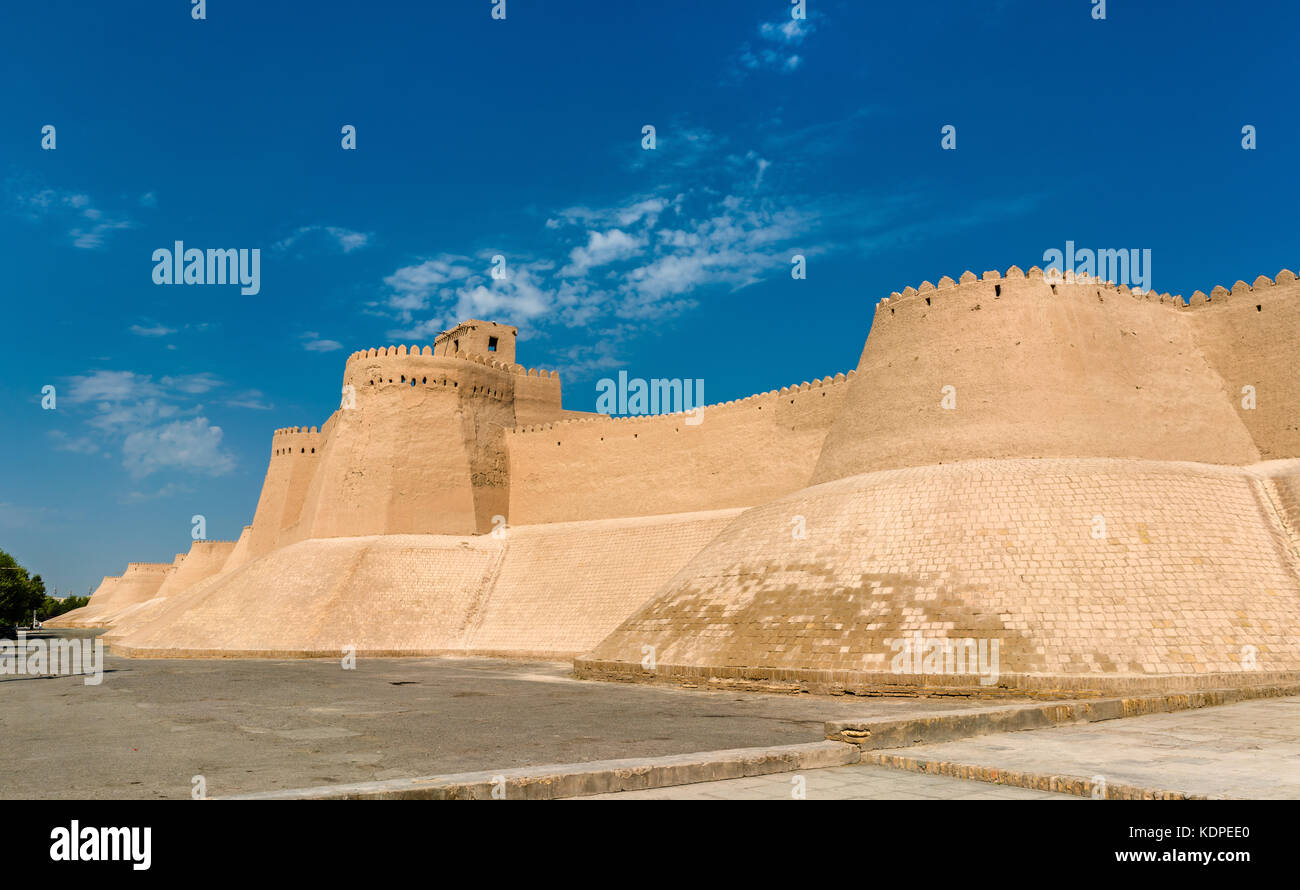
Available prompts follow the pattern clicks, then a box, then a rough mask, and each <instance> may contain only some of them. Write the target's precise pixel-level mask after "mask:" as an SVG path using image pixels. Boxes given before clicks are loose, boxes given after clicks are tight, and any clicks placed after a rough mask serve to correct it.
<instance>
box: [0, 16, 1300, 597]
mask: <svg viewBox="0 0 1300 890" xmlns="http://www.w3.org/2000/svg"><path fill="white" fill-rule="evenodd" d="M492 6H493V2H492V0H457V2H431V3H419V4H416V3H401V4H398V3H366V4H362V3H342V2H319V3H303V2H278V0H263V2H258V3H252V2H235V0H210V2H209V3H208V8H207V19H206V20H205V21H194V20H193V19H191V17H190V12H189V3H188V2H186V0H167V2H160V0H149V2H144V0H139V2H130V0H122V2H115V3H111V4H109V3H91V2H85V3H61V2H49V3H32V4H22V5H19V4H12V3H11V4H7V5H6V8H5V11H4V12H3V13H0V16H2V17H3V21H0V75H2V76H3V79H4V84H5V89H4V90H3V91H2V92H0V257H2V258H3V268H4V274H3V277H2V278H0V288H2V292H3V308H4V315H3V321H2V322H0V329H3V331H4V338H3V345H4V348H3V349H2V350H0V418H3V420H2V422H3V430H4V434H3V436H0V548H3V549H6V550H8V551H10V552H12V553H13V554H14V555H15V556H16V557H17V558H18V559H19V561H20V562H22V563H24V564H25V565H27V566H29V567H30V568H31V569H33V570H34V571H37V572H40V573H41V574H42V575H43V576H44V577H45V578H46V580H47V583H50V584H56V585H58V587H59V591H60V593H66V592H77V593H85V591H86V589H87V587H88V586H89V585H91V584H94V583H97V582H98V580H99V578H100V576H102V575H104V574H117V573H119V572H121V570H122V569H123V568H124V566H125V563H126V562H127V561H128V560H131V561H141V560H147V561H154V560H170V559H171V557H172V555H173V554H175V553H177V552H183V551H185V550H187V549H188V547H189V543H190V527H191V526H190V518H191V516H193V515H195V514H202V515H204V516H205V517H206V519H207V531H208V536H209V537H210V538H218V539H233V538H235V537H237V536H238V534H239V531H240V528H241V527H242V526H243V525H244V524H246V523H248V522H249V521H251V519H252V515H253V510H254V507H255V505H256V501H257V495H258V489H259V486H260V483H261V479H262V476H263V473H264V472H265V468H266V462H267V457H268V453H269V447H270V435H271V431H272V430H273V429H275V428H277V427H281V426H293V425H319V424H320V423H322V422H323V421H324V420H325V419H326V418H327V417H328V415H329V413H330V411H331V410H332V409H333V408H334V407H335V405H336V404H337V401H338V392H339V385H340V380H341V375H342V370H343V361H344V359H345V358H346V356H347V355H348V353H350V352H351V351H352V350H354V349H360V348H365V347H370V346H381V345H385V344H389V343H429V342H431V341H432V338H433V335H434V334H435V333H436V332H437V331H438V330H440V329H441V328H443V327H445V326H448V325H449V324H450V323H452V322H454V321H456V320H458V319H460V318H464V317H470V316H474V317H483V318H490V319H494V320H499V321H503V322H507V323H511V324H516V325H518V326H519V328H520V331H521V338H522V340H521V343H520V347H519V359H520V361H521V363H523V364H526V365H529V366H533V367H544V368H556V369H558V370H560V371H561V373H562V375H563V381H564V392H565V402H566V405H567V406H568V407H572V408H578V409H585V410H591V409H592V408H593V406H594V403H595V397H596V386H595V383H596V380H597V379H599V378H601V377H604V376H616V373H617V371H619V370H626V371H628V373H629V374H630V375H631V376H633V377H636V376H641V377H647V378H649V377H690V378H702V379H703V380H704V381H705V387H706V388H705V396H706V400H707V401H709V402H715V401H722V400H726V399H731V398H738V397H742V396H745V395H748V394H750V393H753V392H758V391H763V390H767V389H772V388H776V387H780V386H782V385H784V384H788V383H795V382H799V381H802V380H806V379H809V378H812V377H816V376H822V375H826V374H834V373H836V372H838V371H843V370H847V369H849V368H851V367H853V366H854V365H855V364H856V362H857V359H858V356H859V353H860V351H861V348H862V344H863V341H864V339H865V337H866V334H867V331H868V330H869V327H870V323H871V315H872V307H873V306H874V304H875V302H876V300H877V299H879V298H880V297H882V296H887V295H888V294H889V292H890V291H892V290H901V289H902V288H903V287H905V286H907V285H909V284H910V285H916V284H919V283H920V282H921V281H922V280H925V279H929V280H931V281H937V280H938V278H939V277H940V276H942V275H945V274H946V275H951V276H953V277H957V276H958V275H960V274H961V272H963V271H964V270H966V269H972V270H974V271H975V272H976V273H979V272H982V271H984V270H985V269H1005V268H1006V267H1007V266H1009V265H1011V264H1013V263H1014V264H1018V265H1020V266H1021V267H1022V268H1028V267H1029V266H1030V265H1035V264H1037V265H1042V257H1043V253H1044V251H1046V250H1048V249H1051V248H1058V249H1059V248H1062V247H1063V246H1064V244H1065V242H1066V241H1067V240H1073V241H1075V242H1076V243H1077V244H1078V245H1079V246H1085V247H1092V248H1143V249H1146V248H1149V249H1150V250H1151V251H1152V258H1153V259H1152V265H1153V272H1154V278H1153V285H1154V287H1155V288H1156V289H1157V290H1161V291H1166V290H1167V291H1171V292H1175V293H1177V292H1181V293H1184V294H1190V293H1191V292H1192V291H1193V290H1195V289H1197V288H1200V289H1204V290H1207V291H1208V290H1209V289H1210V288H1211V287H1212V286H1213V285H1215V284H1225V285H1228V286H1230V285H1231V284H1232V282H1233V281H1235V280H1237V279H1238V278H1244V279H1246V280H1253V279H1254V278H1255V276H1257V275H1259V274H1266V275H1269V276H1272V275H1274V274H1275V273H1276V272H1277V271H1278V269H1279V268H1282V267H1287V268H1293V269H1294V268H1295V267H1296V266H1297V265H1300V243H1298V242H1297V237H1296V236H1297V213H1296V208H1297V207H1298V206H1300V184H1298V182H1297V176H1296V166H1297V165H1296V161H1297V158H1300V124H1298V123H1297V121H1298V120H1300V118H1298V116H1297V114H1296V109H1297V107H1300V103H1298V102H1297V92H1298V91H1300V88H1298V87H1297V83H1298V82H1300V79H1298V78H1297V77H1296V68H1295V61H1294V47H1293V46H1292V45H1291V44H1292V43H1293V42H1294V41H1293V35H1294V34H1295V33H1296V29H1297V25H1300V5H1297V4H1295V3H1291V2H1286V3H1283V2H1277V3H1258V4H1251V5H1250V6H1249V7H1247V6H1238V5H1236V4H1228V3H1222V2H1203V0H1202V2H1195V0H1189V2H1182V3H1179V4H1177V5H1176V6H1175V5H1174V4H1170V3H1167V2H1160V3H1157V2H1146V3H1141V2H1121V0H1111V2H1109V3H1108V4H1107V10H1106V12H1107V15H1106V19H1105V20H1104V21H1096V20H1094V19H1093V18H1092V15H1091V10H1092V3H1091V2H1090V0H1052V2H1044V0H1002V2H970V0H962V2H924V0H917V2H911V3H889V4H884V3H852V2H833V0H808V2H807V6H806V8H807V19H806V20H805V21H803V22H801V23H795V22H794V21H793V20H792V19H791V17H790V8H791V7H790V4H789V3H786V2H783V0H750V2H743V3H742V2H709V3H701V2H699V0H684V2H675V0H657V2H655V3H647V4H639V3H631V2H627V3H623V2H620V3H612V2H580V0H564V2H561V0H532V2H530V0H508V2H507V7H506V12H507V15H506V19H505V20H504V21H496V20H493V19H492V17H491V8H492ZM1247 9H1250V10H1251V11H1250V12H1249V13H1247V12H1246V10H1247ZM46 124H52V125H54V126H55V127H56V128H57V130H56V132H57V148H56V149H55V150H53V151H43V150H42V149H41V128H42V127H43V126H44V125H46ZM345 124H351V125H353V126H355V127H356V128H357V150H356V151H344V150H342V148H341V146H340V139H341V136H340V129H341V127H342V126H343V125H345ZM647 124H650V125H653V126H654V127H655V128H656V131H657V146H656V148H655V150H653V151H646V150H643V149H642V147H641V143H642V127H643V126H645V125H647ZM945 125H952V126H955V127H956V128H957V148H956V150H954V151H944V150H942V149H941V147H940V137H941V128H942V127H943V126H945ZM1245 125H1252V126H1254V127H1256V130H1257V139H1258V147H1257V148H1256V149H1255V150H1253V151H1246V150H1243V148H1242V145H1241V139H1242V136H1241V131H1242V127H1243V126H1245ZM177 240H182V241H184V242H185V243H186V245H187V246H189V247H199V248H248V249H251V248H258V249H260V250H261V252H262V262H261V291H260V293H258V294H256V295H254V296H244V295H241V294H240V292H239V290H238V288H237V287H228V286H215V285H214V286H183V287H176V286H172V287H168V286H157V285H155V284H154V283H153V281H152V271H153V262H152V260H151V256H152V254H153V251H154V250H156V249H158V248H163V247H167V248H170V247H171V245H172V243H173V242H174V241H177ZM795 253H802V254H804V255H806V256H807V257H808V277H807V280H805V281H794V280H792V279H791V276H790V257H791V255H792V254H795ZM494 254H501V255H503V256H505V257H506V260H507V264H508V270H509V272H510V276H509V277H508V278H507V279H506V280H505V281H501V282H498V281H495V280H493V279H492V278H491V277H490V276H489V275H488V270H489V265H490V262H489V260H490V257H492V256H493V255H494ZM1170 371H1171V373H1176V371H1177V369H1172V368H1171V369H1170ZM45 385H53V386H55V387H56V389H57V393H58V407H57V408H56V409H55V410H53V411H46V410H42V408H41V389H42V387H43V386H45Z"/></svg>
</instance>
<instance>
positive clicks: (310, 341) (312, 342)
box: [302, 331, 343, 352]
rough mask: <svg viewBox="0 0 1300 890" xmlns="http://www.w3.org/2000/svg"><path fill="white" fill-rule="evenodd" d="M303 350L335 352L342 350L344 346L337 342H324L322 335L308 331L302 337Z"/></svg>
mask: <svg viewBox="0 0 1300 890" xmlns="http://www.w3.org/2000/svg"><path fill="white" fill-rule="evenodd" d="M302 341H303V343H302V348H303V349H305V350H307V351H308V352H334V351H335V350H337V349H342V348H343V344H342V343H340V342H339V341H337V340H323V339H321V335H320V334H318V333H316V332H315V331H308V332H307V333H305V334H303V335H302Z"/></svg>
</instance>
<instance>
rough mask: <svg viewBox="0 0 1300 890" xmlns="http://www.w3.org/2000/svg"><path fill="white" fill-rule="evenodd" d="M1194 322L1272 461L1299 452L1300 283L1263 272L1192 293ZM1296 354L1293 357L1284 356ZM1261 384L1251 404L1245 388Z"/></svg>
mask: <svg viewBox="0 0 1300 890" xmlns="http://www.w3.org/2000/svg"><path fill="white" fill-rule="evenodd" d="M1187 316H1188V321H1189V322H1190V324H1191V327H1192V329H1193V331H1194V332H1195V334H1196V340H1197V343H1199V344H1200V346H1201V349H1202V351H1203V352H1204V354H1205V356H1206V358H1207V359H1208V360H1209V362H1210V364H1211V365H1212V366H1213V367H1214V369H1215V371H1216V372H1217V373H1218V375H1219V376H1220V378H1222V379H1223V381H1224V384H1225V387H1226V389H1227V391H1228V394H1229V397H1230V399H1231V405H1232V408H1233V410H1234V411H1235V413H1236V414H1237V416H1238V417H1239V418H1240V419H1241V422H1242V423H1243V424H1244V425H1245V427H1246V429H1247V430H1249V431H1250V434H1251V437H1252V438H1253V439H1254V441H1255V445H1256V447H1257V448H1258V449H1259V453H1260V456H1261V457H1263V458H1264V459H1265V460H1272V459H1275V458H1283V457H1295V456H1297V455H1300V372H1297V369H1296V367H1295V364H1294V358H1295V355H1296V350H1297V344H1300V282H1297V281H1296V278H1295V275H1294V274H1292V273H1291V272H1289V271H1286V270H1283V271H1282V272H1280V273H1278V276H1277V282H1276V283H1273V282H1271V281H1269V279H1268V278H1265V277H1263V276H1260V277H1259V278H1257V279H1255V281H1254V283H1253V284H1246V282H1244V281H1238V282H1237V283H1236V284H1235V285H1233V287H1232V290H1231V292H1229V291H1228V290H1227V289H1225V288H1223V287H1217V288H1215V289H1214V290H1213V291H1212V292H1211V293H1210V294H1209V295H1206V294H1203V293H1201V292H1200V291H1197V292H1196V293H1195V294H1193V295H1192V298H1191V303H1190V311H1188V312H1187ZM1284 356H1289V357H1290V360H1286V359H1283V358H1282V357H1284ZM1245 386H1252V387H1254V389H1255V407H1254V408H1253V409H1247V408H1244V407H1243V405H1242V400H1243V394H1242V388H1243V387H1245Z"/></svg>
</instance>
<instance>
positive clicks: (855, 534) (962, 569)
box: [577, 459, 1300, 694]
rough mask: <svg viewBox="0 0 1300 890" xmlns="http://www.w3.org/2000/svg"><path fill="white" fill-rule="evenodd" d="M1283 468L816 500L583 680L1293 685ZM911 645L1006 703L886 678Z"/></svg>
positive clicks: (602, 649)
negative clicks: (969, 652)
mask: <svg viewBox="0 0 1300 890" xmlns="http://www.w3.org/2000/svg"><path fill="white" fill-rule="evenodd" d="M1289 463H1290V467H1289V468H1285V470H1284V471H1282V472H1279V471H1278V470H1277V469H1274V470H1272V471H1270V472H1268V473H1265V472H1260V471H1257V470H1254V469H1251V468H1246V469H1240V468H1230V467H1221V466H1213V465H1207V464H1193V463H1173V462H1157V461H1137V460H1104V459H1102V460H1002V461H969V462H960V463H955V464H945V465H943V466H930V467H915V468H906V469H897V470H886V471H880V472H875V473H868V474H863V475H858V476H853V477H849V478H845V479H840V480H836V481H833V482H828V483H824V484H822V485H817V486H814V487H812V488H809V489H807V490H805V491H801V492H797V493H796V494H793V495H790V496H787V497H784V498H781V499H779V500H777V501H774V502H773V503H770V504H766V505H764V506H761V507H756V508H754V509H752V510H749V511H746V512H745V513H743V514H741V515H740V516H739V517H738V518H737V519H736V520H735V521H733V522H732V523H731V525H729V526H728V527H727V528H726V529H725V530H723V531H722V532H721V533H720V534H719V535H718V537H717V538H716V539H715V540H714V541H713V542H712V543H711V544H710V545H709V546H708V547H706V548H705V549H704V550H703V551H702V552H701V553H700V554H698V555H697V556H696V557H695V558H694V559H693V560H691V562H690V563H689V564H687V566H686V567H685V568H684V569H682V570H681V571H680V572H679V573H678V574H677V575H676V576H675V577H674V578H673V579H672V580H671V581H669V582H668V583H667V584H666V585H665V586H664V587H663V588H662V589H661V591H660V593H659V594H658V595H656V596H655V597H654V599H653V600H651V601H650V602H649V603H648V604H647V605H646V606H644V607H643V608H642V609H640V610H639V611H638V612H637V613H636V614H634V615H633V616H631V617H630V618H629V619H628V620H626V621H625V622H623V623H622V624H621V625H620V626H619V628H618V629H617V630H615V631H614V632H613V633H612V634H610V635H609V636H608V637H607V638H606V639H605V640H603V641H602V642H601V643H600V644H599V645H598V646H596V647H595V649H594V650H593V651H592V652H591V653H590V654H589V655H587V656H585V657H584V658H583V659H580V660H579V661H578V663H577V667H578V669H579V674H580V675H583V676H605V675H611V674H613V675H622V676H629V675H630V676H633V677H641V678H646V676H645V674H644V672H643V671H641V669H640V666H639V663H640V661H641V659H642V657H643V656H642V652H643V649H642V647H643V646H647V645H649V646H654V647H655V652H656V658H657V661H658V676H660V677H674V676H680V677H692V678H696V679H698V678H700V677H707V676H712V677H718V678H724V679H727V680H731V681H736V682H741V681H744V680H760V679H761V680H767V681H786V682H794V683H802V684H804V685H805V686H808V687H810V688H818V689H822V690H826V689H834V688H840V689H851V690H855V691H864V692H866V691H886V690H891V689H892V690H895V691H899V690H902V691H906V690H907V689H909V688H910V689H913V690H915V688H916V687H918V686H927V687H933V688H936V689H939V688H953V689H957V690H961V691H967V692H998V691H1008V690H1020V691H1034V692H1038V693H1042V694H1058V693H1061V692H1063V691H1071V690H1073V691H1102V690H1106V689H1111V690H1114V689H1124V688H1140V687H1142V686H1143V685H1144V684H1159V685H1166V686H1168V685H1175V686H1176V685H1178V684H1179V683H1181V682H1185V683H1189V684H1190V683H1196V682H1199V683H1200V684H1201V685H1202V686H1204V685H1205V684H1208V683H1236V682H1263V680H1264V679H1265V678H1266V675H1268V674H1270V673H1276V672H1292V673H1293V672H1296V671H1298V670H1300V637H1297V635H1296V633H1295V628H1296V627H1297V626H1300V557H1297V554H1296V551H1295V550H1294V549H1293V548H1289V547H1288V546H1287V542H1286V541H1285V540H1284V536H1283V534H1282V533H1281V532H1280V530H1279V525H1278V523H1277V515H1276V513H1275V509H1274V507H1273V505H1272V504H1271V503H1270V500H1269V498H1268V497H1267V496H1266V495H1265V491H1264V483H1265V482H1266V480H1267V479H1270V478H1277V477H1278V476H1282V477H1285V478H1288V479H1290V480H1291V481H1292V482H1293V481H1294V479H1295V476H1296V474H1298V473H1300V461H1291V462H1289ZM1288 484H1290V483H1288ZM792 515H803V516H805V517H806V518H807V537H806V539H804V540H797V539H794V538H793V537H792V535H791V534H790V531H789V528H790V525H789V517H791V516H792ZM1097 517H1102V518H1104V521H1105V527H1104V529H1100V530H1101V531H1102V532H1103V533H1102V534H1101V535H1100V536H1099V537H1094V530H1097V529H1099V526H1098V524H1097ZM915 632H920V633H922V634H923V635H924V636H925V637H927V638H950V639H963V638H971V639H974V640H999V641H1000V642H999V662H1000V663H999V669H1000V673H1001V678H1000V681H999V683H998V684H997V685H996V686H995V687H991V688H982V687H980V685H979V683H978V679H977V678H974V677H971V676H965V677H955V676H945V675H943V670H944V668H942V667H939V668H938V669H937V670H933V669H932V670H929V671H923V672H922V673H921V674H919V675H918V674H897V673H895V672H894V671H893V667H894V665H893V663H892V662H893V658H894V656H895V655H896V654H897V653H898V652H899V651H900V650H899V648H896V647H895V646H894V645H893V643H894V641H896V640H901V639H905V638H908V637H910V636H911V635H912V634H913V633H915ZM1244 647H1254V649H1255V651H1256V653H1257V662H1256V663H1255V664H1253V665H1252V664H1250V663H1249V662H1248V661H1247V660H1246V659H1244V658H1243V654H1244V652H1245V651H1246V650H1245V649H1244ZM1211 675H1218V676H1211Z"/></svg>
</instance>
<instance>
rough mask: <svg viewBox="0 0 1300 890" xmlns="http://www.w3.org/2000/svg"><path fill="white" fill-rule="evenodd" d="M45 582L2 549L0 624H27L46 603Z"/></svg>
mask: <svg viewBox="0 0 1300 890" xmlns="http://www.w3.org/2000/svg"><path fill="white" fill-rule="evenodd" d="M45 599H46V596H45V582H44V581H42V580H41V576H40V575H28V573H27V570H26V569H25V568H23V567H22V566H20V565H19V564H18V560H16V559H14V558H13V557H12V556H10V555H9V554H8V553H5V552H4V551H3V550H0V624H27V623H28V622H29V621H31V620H32V611H33V610H35V609H40V608H41V606H43V605H44V604H45Z"/></svg>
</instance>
